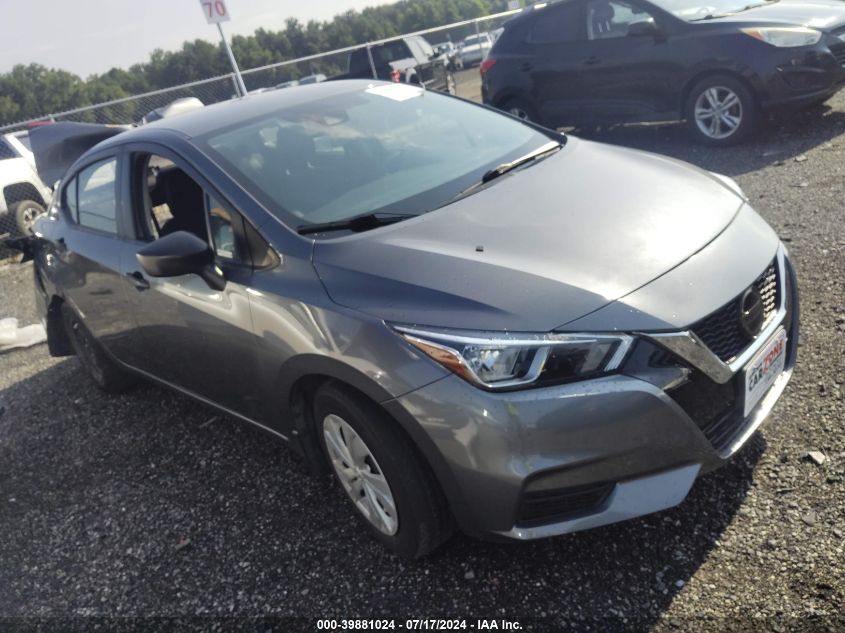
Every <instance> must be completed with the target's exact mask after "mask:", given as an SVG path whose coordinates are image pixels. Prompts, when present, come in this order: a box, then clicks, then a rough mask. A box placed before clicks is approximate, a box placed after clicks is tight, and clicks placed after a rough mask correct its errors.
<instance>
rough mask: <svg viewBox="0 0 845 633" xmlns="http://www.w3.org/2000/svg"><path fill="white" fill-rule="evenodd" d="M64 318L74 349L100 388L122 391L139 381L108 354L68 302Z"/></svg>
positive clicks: (114, 391) (63, 307)
mask: <svg viewBox="0 0 845 633" xmlns="http://www.w3.org/2000/svg"><path fill="white" fill-rule="evenodd" d="M62 320H63V321H64V324H65V329H66V331H67V335H68V338H69V339H70V343H71V345H72V346H73V351H74V352H76V356H77V357H78V358H79V361H80V362H81V363H82V366H83V367H84V368H85V370H86V371H87V372H88V375H89V376H91V379H92V380H93V381H94V382H95V383H96V384H97V386H98V387H99V388H100V389H102V390H103V391H105V392H106V393H122V392H123V391H126V390H127V389H129V388H130V387H132V386H134V385H135V384H136V383H137V378H135V376H133V375H132V374H130V373H128V372H127V371H125V370H123V369H121V368H120V367H119V366H118V365H117V364H116V363H115V362H114V361H113V360H112V359H111V358H109V357H108V356H107V355H106V353H105V351H103V349H102V348H101V347H100V344H99V343H98V342H97V340H96V339H95V338H94V337H93V336H92V335H91V333H90V332H89V331H88V328H87V327H85V324H84V323H83V322H82V319H80V318H79V316H78V315H77V314H76V312H75V311H74V310H73V308H71V307H70V306H69V305H67V304H66V303H65V304H63V305H62Z"/></svg>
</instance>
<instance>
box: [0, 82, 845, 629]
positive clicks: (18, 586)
mask: <svg viewBox="0 0 845 633" xmlns="http://www.w3.org/2000/svg"><path fill="white" fill-rule="evenodd" d="M593 136H594V138H595V139H596V140H599V141H603V142H612V143H618V144H623V145H629V146H632V147H639V148H643V149H648V150H652V151H657V152H661V153H665V154H669V155H672V156H676V157H679V158H682V159H684V160H688V161H690V162H692V163H695V164H697V165H700V166H702V167H705V168H707V169H711V170H716V171H720V172H722V173H726V174H728V175H730V176H733V177H735V178H736V179H737V180H738V181H739V183H740V184H741V185H742V186H743V188H744V189H745V191H746V192H747V194H748V195H749V196H750V198H751V201H752V203H753V204H754V206H755V207H756V208H757V209H758V210H759V211H760V212H761V213H762V214H763V215H764V216H765V217H766V218H767V219H768V221H769V222H770V223H771V224H772V225H773V226H774V227H775V228H776V230H777V231H778V232H779V233H780V234H781V235H782V236H783V237H784V239H785V240H786V241H787V242H788V245H789V248H790V251H791V253H792V256H793V258H794V262H795V264H796V268H797V271H798V276H799V280H800V286H801V292H802V301H803V303H802V309H803V315H802V317H803V329H802V344H801V349H800V357H799V364H798V368H797V370H796V372H795V375H794V378H793V381H792V383H791V384H790V386H789V388H788V390H787V393H786V395H785V397H784V398H783V399H782V400H781V402H780V403H779V405H778V406H777V408H776V409H775V411H774V414H773V416H772V418H771V419H770V420H769V422H768V423H767V424H766V425H765V426H764V427H763V430H762V432H761V433H759V434H758V435H756V436H755V437H754V438H752V440H751V441H750V442H749V443H748V445H747V446H746V447H745V449H744V450H743V451H742V452H741V453H740V454H739V455H738V456H737V458H736V459H735V460H734V461H733V462H732V463H731V464H729V465H728V466H726V467H724V468H723V469H721V470H719V471H717V472H715V473H711V474H709V475H707V476H705V477H703V478H701V479H700V480H699V481H698V482H697V483H696V485H695V486H694V488H693V490H692V492H691V493H690V496H689V497H688V499H687V500H686V501H684V503H682V504H681V505H680V506H679V507H677V508H675V509H673V510H670V511H667V512H663V513H660V514H658V515H653V516H650V517H646V518H644V519H640V520H635V521H630V522H627V523H623V524H618V525H613V526H608V527H605V528H600V529H597V530H593V531H590V532H585V533H579V534H574V535H570V536H566V537H561V538H555V539H551V540H546V541H542V542H536V543H529V544H492V543H484V542H480V541H476V540H472V539H470V538H467V537H463V536H457V537H456V538H454V539H453V540H452V541H450V542H449V543H447V544H446V545H445V546H444V547H442V548H441V549H439V550H438V551H437V552H435V553H434V554H433V555H432V556H430V557H429V558H426V559H424V560H421V561H417V562H403V561H400V560H397V559H395V558H393V557H392V556H391V555H390V554H388V553H387V552H386V551H384V550H383V549H382V548H381V547H379V546H378V545H376V544H375V543H374V542H372V541H370V540H369V538H368V537H367V536H366V535H365V534H364V532H363V531H362V530H361V529H360V528H359V527H358V526H357V525H356V523H355V522H354V521H352V520H351V515H350V510H349V509H348V508H347V507H346V503H347V502H346V500H345V499H344V498H343V497H342V496H341V493H340V492H338V491H337V490H335V489H334V488H332V487H330V486H329V485H328V484H327V483H326V482H323V481H317V480H314V479H312V478H310V477H308V476H307V475H305V474H304V470H303V467H302V465H301V463H300V462H299V461H298V460H297V459H296V458H295V457H294V456H293V454H292V453H291V452H289V451H287V450H286V449H285V447H284V446H282V445H280V444H277V443H275V442H273V441H268V439H267V437H266V436H263V435H261V434H260V433H259V432H258V431H255V430H253V429H252V428H249V427H247V426H244V425H242V424H239V423H237V422H235V421H234V420H230V419H226V418H224V417H222V416H219V415H217V414H216V413H214V412H212V411H210V410H208V409H206V408H204V407H203V406H200V405H198V404H195V403H193V402H191V401H189V400H187V399H185V398H183V397H181V396H178V395H174V394H171V393H169V392H166V391H163V390H160V389H157V388H154V387H142V388H139V389H138V390H136V391H134V392H132V393H130V394H127V395H124V396H120V397H106V396H104V395H102V394H101V393H99V392H98V391H97V390H96V389H95V388H94V387H93V386H92V384H91V383H90V382H89V381H88V380H87V379H86V377H85V376H84V375H83V374H82V372H81V370H80V368H79V365H78V364H77V362H76V360H75V359H68V360H58V359H51V358H50V357H48V355H47V351H46V348H45V347H44V346H43V345H42V346H39V347H36V348H32V349H27V350H19V351H13V352H10V353H7V354H4V355H2V356H0V402H2V404H1V405H0V406H2V407H3V409H4V410H5V412H4V413H3V414H2V415H1V416H0V616H3V617H5V618H6V619H0V628H16V627H17V628H21V629H25V628H28V627H30V626H33V625H34V624H35V621H34V620H26V619H24V620H21V619H19V618H46V620H44V621H43V622H46V623H47V626H48V628H49V626H50V625H53V626H55V627H56V628H58V629H67V628H71V626H72V625H73V626H77V627H81V628H82V629H89V628H91V627H93V626H94V625H95V624H97V623H102V622H103V621H102V620H96V619H83V620H67V619H66V618H71V617H86V616H87V617H91V616H97V617H100V618H126V617H127V616H135V617H147V618H149V617H154V616H160V617H165V618H174V617H177V618H178V617H181V618H188V619H185V620H181V621H180V622H181V623H182V624H187V625H190V624H194V625H196V626H198V627H199V628H205V627H206V626H208V627H211V626H212V624H216V625H218V626H220V627H222V628H225V629H228V628H248V629H249V628H252V629H254V630H261V631H265V630H280V631H290V630H294V628H296V627H297V626H299V624H297V623H296V622H294V621H280V620H277V619H273V618H279V617H286V616H300V617H306V618H316V617H356V616H357V617H389V616H396V617H401V618H403V621H404V618H409V617H430V616H441V617H461V618H464V617H465V618H475V617H496V618H509V619H512V620H520V621H522V622H523V625H524V626H525V627H526V628H530V627H532V626H533V630H540V629H542V630H565V629H566V628H567V626H574V627H577V628H580V629H588V628H589V629H592V630H628V629H630V630H647V629H654V630H658V631H673V630H691V631H700V630H713V631H725V630H771V631H793V630H813V631H815V630H830V631H842V630H845V620H843V618H842V613H843V612H845V605H843V602H845V600H844V599H845V565H843V561H845V553H843V546H844V545H845V541H843V533H845V494H843V492H845V439H843V424H842V420H843V412H844V411H845V407H843V401H842V376H843V362H842V359H843V357H845V335H843V333H844V332H845V288H844V287H843V285H845V282H843V271H845V232H843V200H845V180H843V166H845V94H844V95H842V96H840V97H838V98H836V99H835V100H834V101H833V102H832V107H826V108H817V109H815V110H813V111H810V112H806V113H802V114H798V115H795V116H793V117H790V118H789V119H784V120H781V121H779V122H776V123H774V124H772V125H771V126H770V127H768V128H767V129H766V130H765V132H764V133H763V134H762V136H761V137H760V140H758V141H757V142H754V143H751V144H748V145H744V146H742V147H738V148H734V149H729V150H712V149H705V148H701V147H696V146H692V145H691V144H690V143H689V141H688V139H687V137H686V135H685V133H684V131H683V129H681V128H680V127H679V126H640V127H624V128H619V129H616V130H611V131H607V132H603V133H597V134H594V135H593ZM667 186H671V184H670V183H667ZM29 275H30V271H29V267H28V266H23V267H18V266H5V267H0V296H2V297H3V306H4V307H3V311H4V313H5V314H4V315H3V316H8V315H9V313H11V315H13V316H18V317H19V318H22V319H25V318H27V317H30V316H31V315H32V305H31V303H32V300H31V289H30V277H29ZM809 450H818V451H821V452H822V453H823V454H824V455H825V457H826V461H825V462H824V463H823V464H822V465H816V464H815V463H813V462H812V461H809V460H808V459H806V458H805V455H806V453H807V452H808V451H809ZM203 616H214V617H218V618H219V617H231V618H233V619H230V620H223V621H220V620H212V619H202V618H203ZM196 617H198V618H199V619H190V618H196ZM267 617H270V618H271V619H269V620H265V619H259V620H255V619H249V618H267ZM50 618H59V619H53V620H51V619H50ZM63 618H64V619H63ZM531 618H538V620H536V621H535V622H534V623H533V625H532V623H531V621H530V619H531ZM107 622H110V623H111V625H112V626H117V625H122V626H125V627H128V628H129V629H132V628H133V627H135V626H136V625H137V626H141V625H143V626H144V627H145V628H153V627H154V626H157V625H160V626H161V627H163V628H168V627H169V626H172V625H173V623H174V621H173V620H144V621H143V623H142V624H141V621H138V620H132V619H118V620H114V619H112V620H107ZM221 622H222V624H221ZM470 624H474V620H472V621H470ZM259 627H260V628H259ZM303 627H304V628H303V630H314V624H313V622H308V623H306V624H304V625H303Z"/></svg>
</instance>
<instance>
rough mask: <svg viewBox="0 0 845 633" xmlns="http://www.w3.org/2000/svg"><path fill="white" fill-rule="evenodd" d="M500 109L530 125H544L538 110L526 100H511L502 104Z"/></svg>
mask: <svg viewBox="0 0 845 633" xmlns="http://www.w3.org/2000/svg"><path fill="white" fill-rule="evenodd" d="M500 109H502V110H504V111H505V112H507V113H508V114H510V115H511V116H515V117H516V118H517V119H522V120H523V121H528V122H529V123H537V124H540V125H542V124H543V122H542V121H541V120H540V115H539V114H538V113H537V109H536V108H535V107H534V106H533V105H532V104H530V103H528V102H527V101H526V100H525V99H519V98H517V99H511V100H509V101H506V102H505V103H504V104H502V106H501V107H500Z"/></svg>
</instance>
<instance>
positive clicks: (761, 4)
mask: <svg viewBox="0 0 845 633" xmlns="http://www.w3.org/2000/svg"><path fill="white" fill-rule="evenodd" d="M778 1H779V0H763V2H758V3H757V4H747V5H745V6H744V7H742V8H741V9H737V10H736V11H731V12H730V13H718V14H716V13H708V14H707V15H705V16H704V17H703V18H695V19H694V20H690V22H703V21H704V20H715V19H716V18H726V17H728V16H731V15H736V14H737V13H742V12H743V11H750V10H751V9H756V8H757V7H764V6H766V5H767V4H774V3H775V2H778Z"/></svg>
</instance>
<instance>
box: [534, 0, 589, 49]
mask: <svg viewBox="0 0 845 633" xmlns="http://www.w3.org/2000/svg"><path fill="white" fill-rule="evenodd" d="M583 24H584V19H583V11H582V5H581V4H580V3H575V2H573V3H566V4H563V5H560V6H552V7H549V8H547V9H541V10H540V13H539V14H538V16H537V19H536V20H534V26H533V27H532V28H531V30H530V31H529V32H528V42H529V43H531V44H558V43H561V42H577V41H579V40H583V39H584V28H583Z"/></svg>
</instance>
